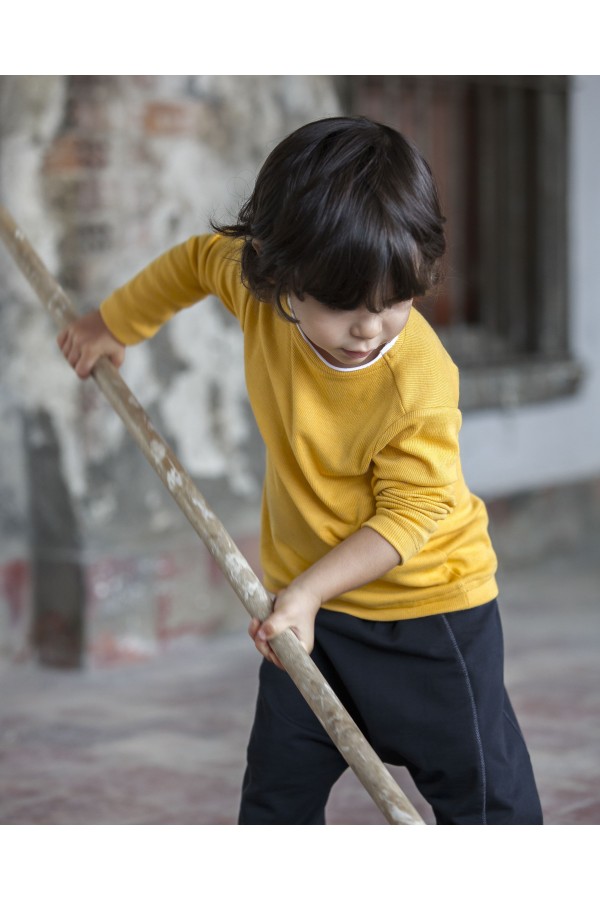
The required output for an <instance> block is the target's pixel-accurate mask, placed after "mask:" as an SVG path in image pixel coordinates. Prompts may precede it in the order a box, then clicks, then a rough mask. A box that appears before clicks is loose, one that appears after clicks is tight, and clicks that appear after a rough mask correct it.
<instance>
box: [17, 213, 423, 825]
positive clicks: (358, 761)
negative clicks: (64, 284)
mask: <svg viewBox="0 0 600 900" xmlns="http://www.w3.org/2000/svg"><path fill="white" fill-rule="evenodd" d="M0 235H1V236H2V238H3V240H4V242H5V244H6V246H7V247H8V249H9V250H10V251H11V253H12V256H13V257H14V259H15V262H16V263H17V265H18V266H19V268H20V269H21V271H22V272H23V274H24V275H25V277H26V278H27V280H28V281H29V283H30V284H31V286H32V287H33V289H34V290H35V292H36V293H37V295H38V297H39V298H40V300H41V301H42V303H43V304H44V306H45V307H46V309H47V310H48V312H49V313H50V315H51V316H52V318H53V319H54V321H55V323H56V324H57V326H58V327H59V328H63V327H64V326H65V325H68V324H69V323H71V322H72V321H74V320H75V319H76V318H77V315H76V313H75V311H74V309H73V306H72V304H71V301H70V299H69V298H68V296H67V295H66V294H65V292H64V291H63V289H62V288H61V287H60V285H59V284H58V283H57V282H56V281H55V280H54V278H53V277H52V275H51V274H50V273H49V272H48V270H47V269H46V267H45V266H44V264H43V262H42V261H41V259H40V258H39V256H38V255H37V254H36V253H35V251H34V249H33V247H32V246H31V245H30V244H29V242H28V240H27V238H26V237H25V235H24V234H23V232H22V231H21V230H20V229H19V228H18V226H17V224H16V223H15V221H14V220H13V218H12V216H11V215H10V214H9V213H8V211H7V210H6V209H4V207H2V206H0ZM92 376H93V378H94V379H95V381H96V383H97V384H98V386H99V388H100V390H101V391H102V392H103V394H104V395H105V396H106V397H107V399H108V400H109V402H110V403H111V405H112V406H113V407H114V409H115V411H116V412H117V413H118V414H119V416H120V417H121V419H122V420H123V422H124V424H125V427H126V428H127V430H128V431H129V433H130V434H131V436H132V437H133V439H134V440H135V442H136V443H137V445H138V447H139V448H140V449H141V451H142V453H143V454H144V456H145V457H146V459H147V460H148V462H149V463H150V465H151V466H152V468H153V469H154V470H155V472H156V473H157V474H158V475H159V477H160V478H161V480H162V482H163V484H164V485H165V486H166V488H167V490H168V491H169V492H170V494H171V495H172V496H173V498H174V499H175V500H176V502H177V503H178V505H179V507H180V508H181V510H182V511H183V513H184V514H185V516H186V517H187V519H188V520H189V522H190V523H191V525H192V526H193V528H194V529H195V531H196V532H197V534H198V535H199V536H200V537H201V538H202V540H203V541H204V543H205V544H206V547H207V548H208V550H209V551H210V553H211V554H212V556H213V557H214V558H215V560H216V562H217V563H218V565H219V566H220V568H221V569H222V571H223V573H224V574H225V576H226V578H227V580H228V581H229V583H230V584H231V586H232V588H233V589H234V591H235V592H236V594H237V595H238V597H239V598H240V600H241V601H242V603H243V604H244V606H245V608H246V610H247V611H248V613H249V614H250V616H252V617H253V618H256V619H259V620H261V621H263V620H264V619H266V618H267V616H268V615H269V614H270V612H271V609H272V601H271V599H270V598H269V595H268V594H267V592H266V590H265V589H264V587H263V586H262V584H261V582H260V581H259V579H258V578H257V576H256V575H255V573H254V572H253V571H252V569H251V567H250V565H249V564H248V562H247V560H246V559H245V558H244V557H243V556H242V554H241V553H240V551H239V550H238V548H237V547H236V545H235V544H234V542H233V541H232V539H231V538H230V536H229V535H228V533H227V531H226V530H225V528H224V527H223V525H222V524H221V522H220V521H219V519H218V518H217V516H216V515H215V514H214V513H213V512H212V511H211V510H210V509H209V507H208V505H207V503H206V501H205V499H204V497H203V496H202V494H201V493H200V492H199V491H198V489H197V488H196V485H195V484H194V482H193V481H192V479H191V477H190V476H189V475H188V474H187V472H186V471H185V469H184V468H183V466H182V465H181V463H180V462H179V460H178V459H177V457H176V455H175V454H174V452H173V450H172V449H171V448H170V447H169V446H168V444H167V443H166V442H165V441H164V440H163V438H162V437H161V436H160V434H158V432H157V431H156V429H155V428H154V426H153V425H152V423H151V422H150V420H149V418H148V416H147V415H146V413H145V412H144V410H143V409H142V407H141V405H140V403H139V402H138V401H137V400H136V398H135V397H134V396H133V394H132V393H131V391H130V390H129V388H128V387H127V385H126V384H125V382H124V381H123V379H122V378H121V376H120V375H119V373H118V371H117V369H116V368H115V367H114V366H113V365H112V363H111V362H110V361H109V360H108V359H106V358H102V359H100V360H99V361H98V363H97V364H96V366H95V367H94V370H93V372H92ZM270 643H271V645H272V646H273V649H274V650H275V652H276V653H277V656H278V657H279V659H280V660H281V662H282V663H283V665H284V667H285V669H286V671H287V672H288V674H289V675H290V677H291V678H292V680H293V681H294V683H295V684H296V686H297V687H298V689H299V690H300V692H301V693H302V695H303V697H304V698H305V700H306V701H307V703H308V704H309V706H310V707H311V709H312V710H313V712H314V713H315V715H316V716H317V718H318V719H319V721H320V722H321V724H322V725H323V727H324V728H325V730H326V731H327V733H328V734H329V736H330V737H331V739H332V741H333V742H334V743H335V745H336V747H337V748H338V750H339V751H340V753H341V754H342V756H343V757H344V759H345V760H346V762H347V763H348V765H349V766H350V768H351V769H352V770H353V771H354V773H355V774H356V776H357V777H358V779H359V780H360V781H361V782H362V784H363V785H364V787H365V788H366V790H367V791H368V793H369V794H370V795H371V797H372V798H373V800H374V801H375V803H376V805H377V806H378V807H379V809H380V810H381V812H382V813H383V815H384V816H385V818H386V820H387V821H388V822H389V823H390V824H391V825H424V824H425V823H424V821H423V819H422V818H421V817H420V815H419V814H418V812H417V811H416V810H415V808H414V807H413V806H412V804H411V803H410V801H409V800H408V799H407V797H406V796H405V795H404V794H403V792H402V791H401V790H400V788H399V787H398V785H397V783H396V781H395V780H394V779H393V778H392V776H391V774H390V773H389V772H388V770H387V769H386V768H385V766H384V765H383V763H382V762H381V760H380V759H379V757H378V756H377V755H376V753H375V751H374V750H373V749H372V747H371V746H370V745H369V744H368V742H367V740H366V739H365V737H364V736H363V734H362V733H361V732H360V730H359V729H358V727H357V726H356V724H355V723H354V721H353V720H352V718H351V717H350V715H349V714H348V712H347V711H346V710H345V709H344V707H343V706H342V704H341V703H340V701H339V700H338V698H337V697H336V695H335V694H334V692H333V690H332V689H331V687H330V686H329V684H328V683H327V682H326V681H325V679H324V678H323V676H322V674H321V672H320V671H319V669H318V668H317V667H316V665H315V664H314V663H313V661H312V659H311V658H310V656H309V655H308V654H307V653H306V651H305V649H304V647H303V646H302V644H301V643H300V641H299V640H298V638H297V637H296V635H295V634H294V633H293V632H292V631H290V630H289V629H288V630H287V631H286V632H284V633H283V634H281V635H279V636H278V637H277V638H274V639H273V640H272V641H271V642H270Z"/></svg>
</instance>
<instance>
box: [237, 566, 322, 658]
mask: <svg viewBox="0 0 600 900" xmlns="http://www.w3.org/2000/svg"><path fill="white" fill-rule="evenodd" d="M320 606H321V599H320V598H319V597H316V596H314V595H313V594H310V593H309V592H307V591H306V590H305V589H303V588H301V587H297V586H295V585H294V583H293V582H292V584H290V585H289V586H288V587H287V588H284V589H283V590H282V591H280V592H279V593H278V594H277V597H276V598H275V604H274V607H273V612H272V613H271V615H270V616H269V617H268V619H265V621H264V622H263V623H262V625H261V623H260V622H259V621H258V619H252V621H251V622H250V627H249V628H248V634H249V635H250V637H251V638H252V640H253V641H254V645H255V647H256V649H257V650H258V651H259V653H262V655H263V656H264V657H265V659H268V660H269V662H272V663H274V665H276V666H277V667H278V668H280V669H283V666H282V664H281V662H280V661H279V660H278V658H277V655H276V654H275V653H274V652H273V650H272V649H271V647H270V646H269V643H268V641H270V640H271V639H272V638H274V637H277V635H279V634H282V632H284V631H285V630H286V629H287V628H291V629H292V631H293V632H294V634H295V635H296V637H297V638H298V639H299V641H300V643H301V644H302V646H303V647H304V649H305V650H306V652H307V653H311V651H312V649H313V647H314V643H315V617H316V615H317V612H318V611H319V608H320Z"/></svg>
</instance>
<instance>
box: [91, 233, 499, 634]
mask: <svg viewBox="0 0 600 900" xmlns="http://www.w3.org/2000/svg"><path fill="white" fill-rule="evenodd" d="M238 253H239V244H238V243H237V242H235V241H231V240H229V239H226V238H223V237H221V236H216V235H201V236H197V237H193V238H190V239H189V240H188V241H186V242H185V243H183V244H180V245H178V246H176V247H174V248H173V249H172V250H169V251H168V252H167V253H165V254H163V255H162V256H160V257H159V258H158V259H157V260H155V261H154V262H153V263H151V264H150V265H149V266H148V267H147V268H145V269H144V270H143V271H142V272H140V273H139V275H137V276H136V277H135V278H133V279H132V281H130V282H128V283H127V284H126V285H125V286H123V287H122V288H120V289H118V290H117V291H115V292H114V293H113V294H111V295H110V297H108V298H107V299H106V300H105V301H104V303H103V304H102V305H101V307H100V312H101V315H102V318H103V320H104V322H105V324H106V325H107V326H108V328H109V329H110V331H111V332H112V333H113V334H114V335H115V337H116V338H117V339H119V340H120V341H122V342H123V343H124V344H135V343H137V342H139V341H141V340H144V339H147V338H150V337H152V335H153V334H155V332H156V331H157V330H158V329H159V328H160V327H161V325H163V324H164V323H165V322H166V321H167V320H168V319H169V318H170V317H171V316H172V315H173V314H174V313H176V312H177V311H179V310H181V309H184V308H186V307H189V306H191V305H193V304H194V303H195V302H197V301H198V300H199V299H201V298H203V297H206V296H208V295H215V296H217V297H218V298H219V299H220V300H221V302H222V303H223V304H224V305H225V306H226V307H227V309H228V310H229V311H230V312H231V313H233V315H234V316H235V317H236V318H237V319H238V321H239V323H240V326H241V328H242V330H243V332H244V348H245V349H244V356H245V372H246V384H247V389H248V395H249V399H250V403H251V406H252V409H253V412H254V415H255V418H256V422H257V425H258V428H259V430H260V432H261V435H262V437H263V440H264V443H265V446H266V472H265V482H264V490H263V503H262V535H261V563H262V566H263V570H264V580H265V586H266V588H267V590H270V591H272V592H277V591H279V590H281V589H282V588H283V587H285V586H287V585H288V584H289V583H290V582H291V581H292V580H293V579H294V578H295V577H297V576H298V575H299V574H300V573H301V572H303V571H305V570H306V569H307V568H308V567H309V566H311V565H312V564H313V563H315V562H316V561H317V560H319V559H320V558H322V557H323V556H324V555H325V554H326V553H327V552H328V551H329V550H330V549H332V548H333V547H334V546H336V545H337V544H338V543H340V542H341V541H343V540H344V539H345V538H347V537H349V536H350V535H351V534H353V533H354V532H355V531H357V530H358V529H359V528H363V527H367V528H372V529H374V530H375V531H376V532H378V533H379V534H380V535H381V536H382V537H383V538H385V539H386V540H387V541H388V542H389V543H390V544H391V545H392V546H393V547H394V548H395V549H396V550H397V552H398V553H399V555H400V557H401V560H402V563H401V565H398V566H396V567H395V568H393V569H392V570H391V571H390V572H388V573H387V574H386V575H385V576H384V577H382V578H380V579H378V580H377V581H373V582H371V583H369V584H366V585H364V586H363V587H360V588H357V589H355V590H352V591H349V592H348V593H345V594H343V595H341V596H339V597H336V598H333V599H332V600H330V601H328V602H327V603H326V604H325V608H327V609H331V610H337V611H340V612H345V613H349V614H351V615H354V616H358V617H359V618H363V619H372V620H388V621H389V620H396V619H407V618H416V617H419V616H425V615H431V614H433V613H441V612H451V611H454V610H459V609H465V608H468V607H470V606H477V605H479V604H482V603H486V602H488V601H489V600H492V599H494V597H496V595H497V586H496V581H495V571H496V557H495V554H494V551H493V549H492V546H491V542H490V539H489V537H488V531H487V523H488V520H487V513H486V510H485V506H484V504H483V503H482V501H481V500H480V499H479V498H477V497H475V496H474V495H473V494H472V493H471V492H470V491H469V490H468V488H467V486H466V484H465V481H464V479H463V475H462V471H461V465H460V456H459V445H458V433H459V429H460V423H461V416H460V412H459V410H458V372H457V369H456V366H455V365H454V363H453V362H452V360H451V359H450V357H449V356H448V354H447V353H446V351H445V350H444V348H443V346H442V344H441V343H440V341H439V339H438V337H437V336H436V334H435V333H434V331H433V330H432V329H431V328H430V326H429V325H428V324H427V323H426V321H425V320H424V319H423V317H422V316H421V315H420V313H419V312H418V311H417V310H416V309H412V310H411V313H410V316H409V319H408V322H407V324H406V326H405V328H404V329H403V330H402V332H401V333H400V335H399V336H398V338H397V339H396V341H395V342H394V343H393V344H392V345H391V346H388V348H387V349H386V350H385V351H384V352H383V353H382V355H380V356H379V357H378V358H377V359H376V360H375V361H373V362H372V363H370V364H368V365H366V366H361V367H358V368H349V369H336V368H334V367H332V366H330V365H329V364H328V363H327V362H326V361H325V360H323V359H322V358H321V357H320V356H319V355H318V354H317V352H316V351H315V350H314V348H313V347H312V346H311V345H310V344H309V343H308V342H307V340H306V339H305V338H304V336H303V334H302V333H301V331H300V329H299V328H298V327H297V326H296V325H294V324H292V323H290V322H286V321H285V320H284V319H283V318H282V317H281V316H280V315H278V314H277V312H276V310H275V309H274V308H273V307H272V306H271V305H270V304H267V303H262V302H260V301H258V300H257V299H256V298H255V297H254V296H253V295H252V294H251V293H250V292H249V291H248V290H247V289H246V288H245V287H244V286H243V285H242V282H241V277H240V266H239V261H238Z"/></svg>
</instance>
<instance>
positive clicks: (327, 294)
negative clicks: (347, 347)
mask: <svg viewBox="0 0 600 900" xmlns="http://www.w3.org/2000/svg"><path fill="white" fill-rule="evenodd" d="M361 224H362V227H361ZM352 231H353V232H354V233H351V234H348V233H347V230H346V233H344V230H342V229H338V230H337V231H334V233H333V236H332V233H331V231H330V232H329V233H328V235H327V237H325V236H323V238H322V239H320V238H321V236H320V235H318V234H315V235H314V240H311V241H310V242H309V243H308V244H307V246H306V247H305V250H304V252H303V254H302V258H301V259H299V260H297V262H296V265H295V266H294V268H293V269H292V270H291V271H290V272H289V273H288V275H287V277H285V276H284V278H283V279H282V281H283V282H284V283H285V290H287V291H290V292H292V293H294V294H296V295H297V296H298V297H299V298H300V299H301V298H302V295H303V294H309V295H310V296H311V297H314V298H315V300H318V301H319V303H322V304H323V305H324V306H327V307H329V308H331V309H343V310H351V309H357V308H358V307H361V306H364V307H366V308H367V309H368V310H369V311H370V312H381V311H382V310H383V309H386V308H388V307H390V306H393V305H394V304H395V303H399V302H400V301H402V300H410V299H411V298H412V297H417V296H420V295H422V294H424V293H426V291H427V289H428V287H429V286H430V284H429V279H427V280H424V279H422V278H421V277H420V271H419V270H420V268H421V267H420V259H419V249H418V247H417V245H416V243H415V241H414V240H413V239H412V238H411V237H410V235H408V234H407V232H406V231H405V230H404V229H397V230H390V232H389V233H387V234H385V233H383V234H382V231H381V229H380V228H379V227H377V228H371V229H369V228H365V227H364V222H363V223H360V222H356V225H355V227H353V229H352ZM282 274H283V273H282Z"/></svg>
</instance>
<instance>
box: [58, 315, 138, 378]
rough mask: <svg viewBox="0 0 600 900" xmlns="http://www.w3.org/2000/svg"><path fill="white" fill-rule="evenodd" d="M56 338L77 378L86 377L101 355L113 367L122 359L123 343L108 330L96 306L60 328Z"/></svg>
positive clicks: (123, 355) (119, 363)
mask: <svg viewBox="0 0 600 900" xmlns="http://www.w3.org/2000/svg"><path fill="white" fill-rule="evenodd" d="M56 340H57V343H58V346H59V347H60V349H61V351H62V353H63V356H64V357H65V359H66V360H67V361H68V362H69V364H70V365H71V366H72V367H73V369H74V370H75V372H76V373H77V375H79V377H80V378H87V377H88V375H89V374H90V372H91V371H92V369H93V368H94V366H95V365H96V363H97V362H98V360H99V359H100V357H101V356H107V357H108V358H109V359H110V361H111V362H112V363H113V364H114V365H115V366H117V368H118V367H119V366H121V365H122V363H123V360H124V359H125V347H124V345H123V344H122V343H121V342H120V341H118V340H117V339H116V337H114V335H113V334H112V332H111V331H109V329H108V328H107V326H106V325H105V324H104V320H103V319H102V316H101V315H100V313H99V312H98V310H94V311H93V312H90V313H87V314H86V315H85V316H81V318H80V319H77V320H76V321H75V322H72V323H71V325H68V326H67V327H66V328H63V330H62V331H61V332H60V334H59V335H58V337H57V339H56Z"/></svg>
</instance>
